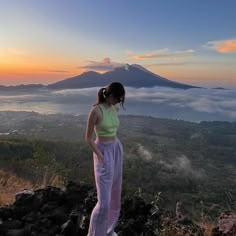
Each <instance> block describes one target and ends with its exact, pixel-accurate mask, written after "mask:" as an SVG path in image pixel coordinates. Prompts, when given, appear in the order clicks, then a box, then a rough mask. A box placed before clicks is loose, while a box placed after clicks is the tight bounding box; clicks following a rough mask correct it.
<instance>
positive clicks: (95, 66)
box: [78, 57, 125, 71]
mask: <svg viewBox="0 0 236 236" xmlns="http://www.w3.org/2000/svg"><path fill="white" fill-rule="evenodd" d="M121 66H125V64H124V63H119V62H113V61H111V59H110V58H108V57H106V58H104V59H103V61H89V62H88V64H87V65H85V66H80V67H78V68H79V69H87V70H95V71H110V70H113V69H114V68H116V67H121Z"/></svg>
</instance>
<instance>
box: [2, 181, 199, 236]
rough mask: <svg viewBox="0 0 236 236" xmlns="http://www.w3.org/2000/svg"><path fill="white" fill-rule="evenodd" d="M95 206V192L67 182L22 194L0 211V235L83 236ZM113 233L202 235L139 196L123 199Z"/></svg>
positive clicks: (123, 235)
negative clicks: (59, 185) (63, 184)
mask: <svg viewBox="0 0 236 236" xmlns="http://www.w3.org/2000/svg"><path fill="white" fill-rule="evenodd" d="M95 203H96V192H95V189H94V188H93V187H91V186H89V185H86V184H76V183H72V182H70V183H69V184H68V185H67V186H66V189H65V190H62V189H60V188H56V187H47V188H45V189H39V190H36V191H31V190H25V191H23V192H21V193H18V194H16V201H15V202H14V204H13V205H10V206H5V207H2V208H0V235H2V236H5V235H6V236H27V235H29V236H30V235H32V236H56V235H57V236H62V235H68V236H74V235H77V236H78V235H79V236H85V235H87V231H88V226H89V219H90V214H91V211H92V209H93V207H94V206H95ZM178 214H179V213H178ZM116 232H117V233H118V235H119V236H136V235H137V236H140V235H143V236H152V235H192V236H202V235H203V232H202V230H201V228H200V227H199V226H198V225H196V224H194V223H193V222H192V221H191V219H188V218H185V217H180V216H179V215H178V216H176V214H174V213H172V212H167V211H164V210H163V209H159V208H158V207H157V206H156V205H155V204H154V205H153V204H148V203H146V202H145V201H144V200H143V199H142V198H141V197H139V196H126V197H124V198H123V202H122V211H121V215H120V219H119V223H118V225H117V228H116ZM163 233H165V234H163Z"/></svg>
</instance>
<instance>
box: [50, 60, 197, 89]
mask: <svg viewBox="0 0 236 236" xmlns="http://www.w3.org/2000/svg"><path fill="white" fill-rule="evenodd" d="M113 81H119V82H120V83H122V84H124V86H128V87H135V88H141V87H146V88H150V87H156V86H161V87H171V88H179V89H189V88H194V86H191V85H187V84H181V83H178V82H175V81H171V80H168V79H166V78H164V77H161V76H159V75H157V74H155V73H153V72H151V71H149V70H147V69H146V68H144V67H143V66H141V65H138V64H132V65H129V64H125V65H123V66H121V67H116V68H115V69H114V70H111V71H108V72H105V73H103V74H99V73H97V72H95V71H87V72H84V73H82V74H81V75H78V76H75V77H72V78H68V79H65V80H62V81H59V82H57V83H54V84H50V85H48V87H49V88H52V89H68V88H69V89H73V88H88V87H101V86H105V85H106V84H109V83H111V82H113Z"/></svg>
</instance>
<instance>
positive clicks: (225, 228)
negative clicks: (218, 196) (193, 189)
mask: <svg viewBox="0 0 236 236" xmlns="http://www.w3.org/2000/svg"><path fill="white" fill-rule="evenodd" d="M225 235H227V236H235V235H236V214H235V213H232V212H230V211H226V212H223V213H222V214H221V215H220V216H219V218H218V224H217V226H216V227H215V228H214V229H213V230H212V236H225Z"/></svg>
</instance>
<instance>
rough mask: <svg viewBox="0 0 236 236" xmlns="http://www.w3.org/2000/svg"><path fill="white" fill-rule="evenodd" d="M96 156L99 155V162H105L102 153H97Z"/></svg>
mask: <svg viewBox="0 0 236 236" xmlns="http://www.w3.org/2000/svg"><path fill="white" fill-rule="evenodd" d="M96 157H97V159H98V161H99V163H100V164H102V163H103V159H104V157H103V155H102V153H98V154H97V155H96Z"/></svg>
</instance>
